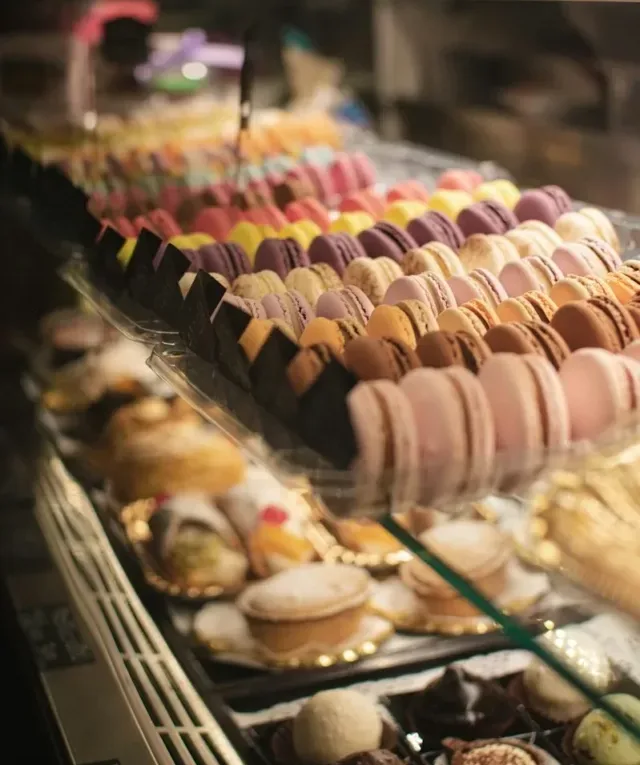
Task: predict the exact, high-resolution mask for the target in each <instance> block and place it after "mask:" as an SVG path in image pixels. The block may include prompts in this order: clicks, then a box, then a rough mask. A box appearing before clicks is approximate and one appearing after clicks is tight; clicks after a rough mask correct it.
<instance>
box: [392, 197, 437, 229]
mask: <svg viewBox="0 0 640 765" xmlns="http://www.w3.org/2000/svg"><path fill="white" fill-rule="evenodd" d="M426 211H427V203H426V202H416V201H407V200H402V201H398V202H392V203H391V204H390V205H389V206H388V207H387V208H386V209H385V211H384V215H383V216H382V218H383V220H385V221H387V222H388V223H393V224H394V225H396V226H400V228H407V226H408V225H409V223H410V222H411V221H412V220H414V218H419V217H420V216H421V215H423V214H424V213H425V212H426Z"/></svg>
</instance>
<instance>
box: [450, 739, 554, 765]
mask: <svg viewBox="0 0 640 765" xmlns="http://www.w3.org/2000/svg"><path fill="white" fill-rule="evenodd" d="M442 743H443V744H444V746H445V747H446V748H447V749H449V750H450V751H451V752H452V753H453V754H452V756H451V758H450V762H451V765H543V763H545V762H547V758H546V756H545V754H544V752H542V750H540V749H538V748H537V747H535V746H530V745H529V744H525V743H524V742H522V741H517V740H509V741H505V740H501V739H489V740H484V741H471V742H469V743H466V742H464V741H458V740H456V739H445V740H444V741H443V742H442Z"/></svg>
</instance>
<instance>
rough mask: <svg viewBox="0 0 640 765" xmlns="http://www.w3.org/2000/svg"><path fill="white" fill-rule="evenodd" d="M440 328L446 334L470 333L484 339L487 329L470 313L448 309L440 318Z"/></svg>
mask: <svg viewBox="0 0 640 765" xmlns="http://www.w3.org/2000/svg"><path fill="white" fill-rule="evenodd" d="M438 327H439V328H440V329H441V330H443V331H445V332H468V333H469V334H472V335H476V336H478V337H482V336H483V335H484V334H485V331H486V328H485V327H484V325H483V324H482V322H481V321H480V320H479V319H478V318H477V317H476V316H475V315H474V314H473V313H471V312H470V311H468V310H467V309H464V308H463V307H459V308H448V309H447V310H446V311H443V312H442V313H441V314H440V315H439V316H438Z"/></svg>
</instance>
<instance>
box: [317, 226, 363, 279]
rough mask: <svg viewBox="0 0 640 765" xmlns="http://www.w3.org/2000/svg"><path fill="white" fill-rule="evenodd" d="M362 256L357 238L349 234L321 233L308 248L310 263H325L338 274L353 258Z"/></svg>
mask: <svg viewBox="0 0 640 765" xmlns="http://www.w3.org/2000/svg"><path fill="white" fill-rule="evenodd" d="M364 257H366V253H365V251H364V249H363V247H362V245H361V244H360V242H359V240H358V239H357V238H356V237H353V236H351V235H350V234H323V235H322V236H318V237H316V238H315V239H314V240H313V242H312V244H311V247H310V248H309V259H310V260H311V263H326V264H327V265H329V266H331V268H333V270H334V271H335V272H336V273H337V274H338V276H343V274H344V273H345V271H346V269H347V266H348V265H349V263H351V262H352V261H353V260H355V259H356V258H364Z"/></svg>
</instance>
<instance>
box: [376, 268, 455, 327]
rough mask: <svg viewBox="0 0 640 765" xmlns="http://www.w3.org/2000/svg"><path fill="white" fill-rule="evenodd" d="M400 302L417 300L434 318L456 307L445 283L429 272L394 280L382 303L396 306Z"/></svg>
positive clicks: (451, 293)
mask: <svg viewBox="0 0 640 765" xmlns="http://www.w3.org/2000/svg"><path fill="white" fill-rule="evenodd" d="M402 300H419V301H420V302H421V303H426V305H427V306H429V308H430V309H431V310H432V312H433V314H434V315H435V316H437V315H438V314H440V313H442V312H443V311H446V309H447V308H455V306H456V305H457V303H456V299H455V297H454V294H453V292H452V291H451V288H450V287H449V285H448V284H447V282H446V281H445V280H444V279H443V278H442V277H440V276H438V274H435V273H432V272H431V271H425V272H424V273H422V274H418V275H417V276H401V277H400V278H399V279H396V280H395V281H394V282H393V283H392V284H391V286H390V287H389V289H388V290H387V291H386V293H385V296H384V299H383V301H382V302H383V303H385V304H386V305H396V303H400V302H401V301H402Z"/></svg>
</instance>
